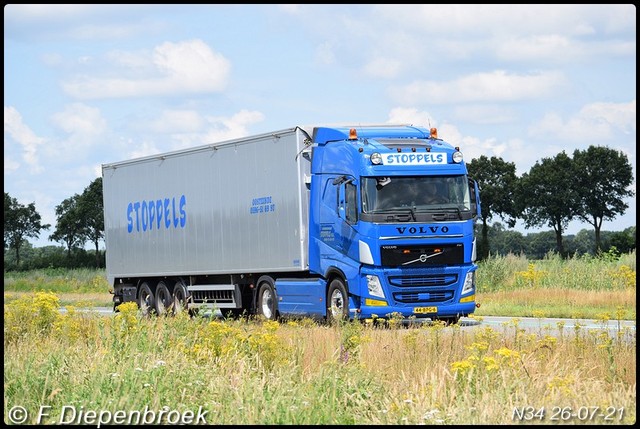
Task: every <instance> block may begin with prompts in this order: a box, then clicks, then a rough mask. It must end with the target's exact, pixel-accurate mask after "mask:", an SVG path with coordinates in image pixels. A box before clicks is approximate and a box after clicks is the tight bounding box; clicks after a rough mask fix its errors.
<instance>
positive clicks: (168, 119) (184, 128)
mask: <svg viewBox="0 0 640 429" xmlns="http://www.w3.org/2000/svg"><path fill="white" fill-rule="evenodd" d="M204 125H205V120H204V118H203V117H202V115H201V114H200V113H199V112H197V111H195V110H165V111H164V112H162V113H161V115H160V117H159V118H157V119H155V120H153V121H152V122H151V123H150V126H149V128H150V129H151V130H152V131H153V132H156V133H163V134H172V133H181V132H197V131H200V130H202V128H203V127H204Z"/></svg>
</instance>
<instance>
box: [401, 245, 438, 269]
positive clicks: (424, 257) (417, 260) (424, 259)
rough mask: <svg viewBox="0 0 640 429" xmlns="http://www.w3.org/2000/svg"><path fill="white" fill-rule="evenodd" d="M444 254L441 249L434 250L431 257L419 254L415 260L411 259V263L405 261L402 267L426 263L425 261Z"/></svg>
mask: <svg viewBox="0 0 640 429" xmlns="http://www.w3.org/2000/svg"><path fill="white" fill-rule="evenodd" d="M443 253H444V252H443V251H442V250H441V249H435V250H434V252H433V253H432V254H431V255H427V254H426V253H421V254H420V256H418V258H417V259H413V260H411V261H407V262H405V263H404V264H402V265H410V264H415V263H416V262H423V263H424V262H427V259H429V258H433V257H434V256H438V255H442V254H443Z"/></svg>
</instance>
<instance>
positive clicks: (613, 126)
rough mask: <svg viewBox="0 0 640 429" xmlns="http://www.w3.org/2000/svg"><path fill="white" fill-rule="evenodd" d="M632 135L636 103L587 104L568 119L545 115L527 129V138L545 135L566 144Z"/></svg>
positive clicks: (590, 142)
mask: <svg viewBox="0 0 640 429" xmlns="http://www.w3.org/2000/svg"><path fill="white" fill-rule="evenodd" d="M635 132H636V100H632V101H630V102H629V103H591V104H587V105H585V106H584V107H583V108H582V109H580V111H579V112H577V113H576V114H575V115H573V116H571V117H569V118H566V119H565V118H563V117H562V116H561V115H560V114H557V113H548V114H546V115H545V116H544V117H543V118H542V119H541V120H540V121H539V122H537V123H535V124H533V125H532V126H531V127H530V128H529V135H532V136H533V135H541V134H542V135H547V136H552V137H554V138H556V139H560V140H562V141H566V142H573V143H579V142H587V143H589V144H592V143H593V142H594V141H595V140H611V139H612V138H613V137H614V136H615V133H623V134H630V133H635Z"/></svg>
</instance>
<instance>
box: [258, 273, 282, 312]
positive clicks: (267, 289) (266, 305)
mask: <svg viewBox="0 0 640 429" xmlns="http://www.w3.org/2000/svg"><path fill="white" fill-rule="evenodd" d="M259 284H260V287H259V289H258V314H259V315H261V316H263V317H264V318H265V319H267V320H275V319H276V315H277V311H278V309H277V305H276V291H275V289H274V287H273V282H272V281H271V280H270V279H265V280H263V281H262V282H260V283H259Z"/></svg>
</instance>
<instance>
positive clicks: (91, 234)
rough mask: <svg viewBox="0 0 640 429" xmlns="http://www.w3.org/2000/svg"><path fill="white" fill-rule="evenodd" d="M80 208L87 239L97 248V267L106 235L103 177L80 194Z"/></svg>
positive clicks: (97, 266)
mask: <svg viewBox="0 0 640 429" xmlns="http://www.w3.org/2000/svg"><path fill="white" fill-rule="evenodd" d="M78 207H79V209H80V213H81V217H82V218H83V219H84V221H85V234H86V239H87V240H89V241H91V242H92V243H93V244H94V246H95V249H96V268H99V267H100V249H99V244H100V240H101V239H102V238H103V237H104V211H103V201H102V177H98V178H97V179H95V180H94V181H93V182H91V184H90V185H89V186H87V187H86V188H85V189H84V192H83V193H82V195H81V196H80V200H79V206H78Z"/></svg>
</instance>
